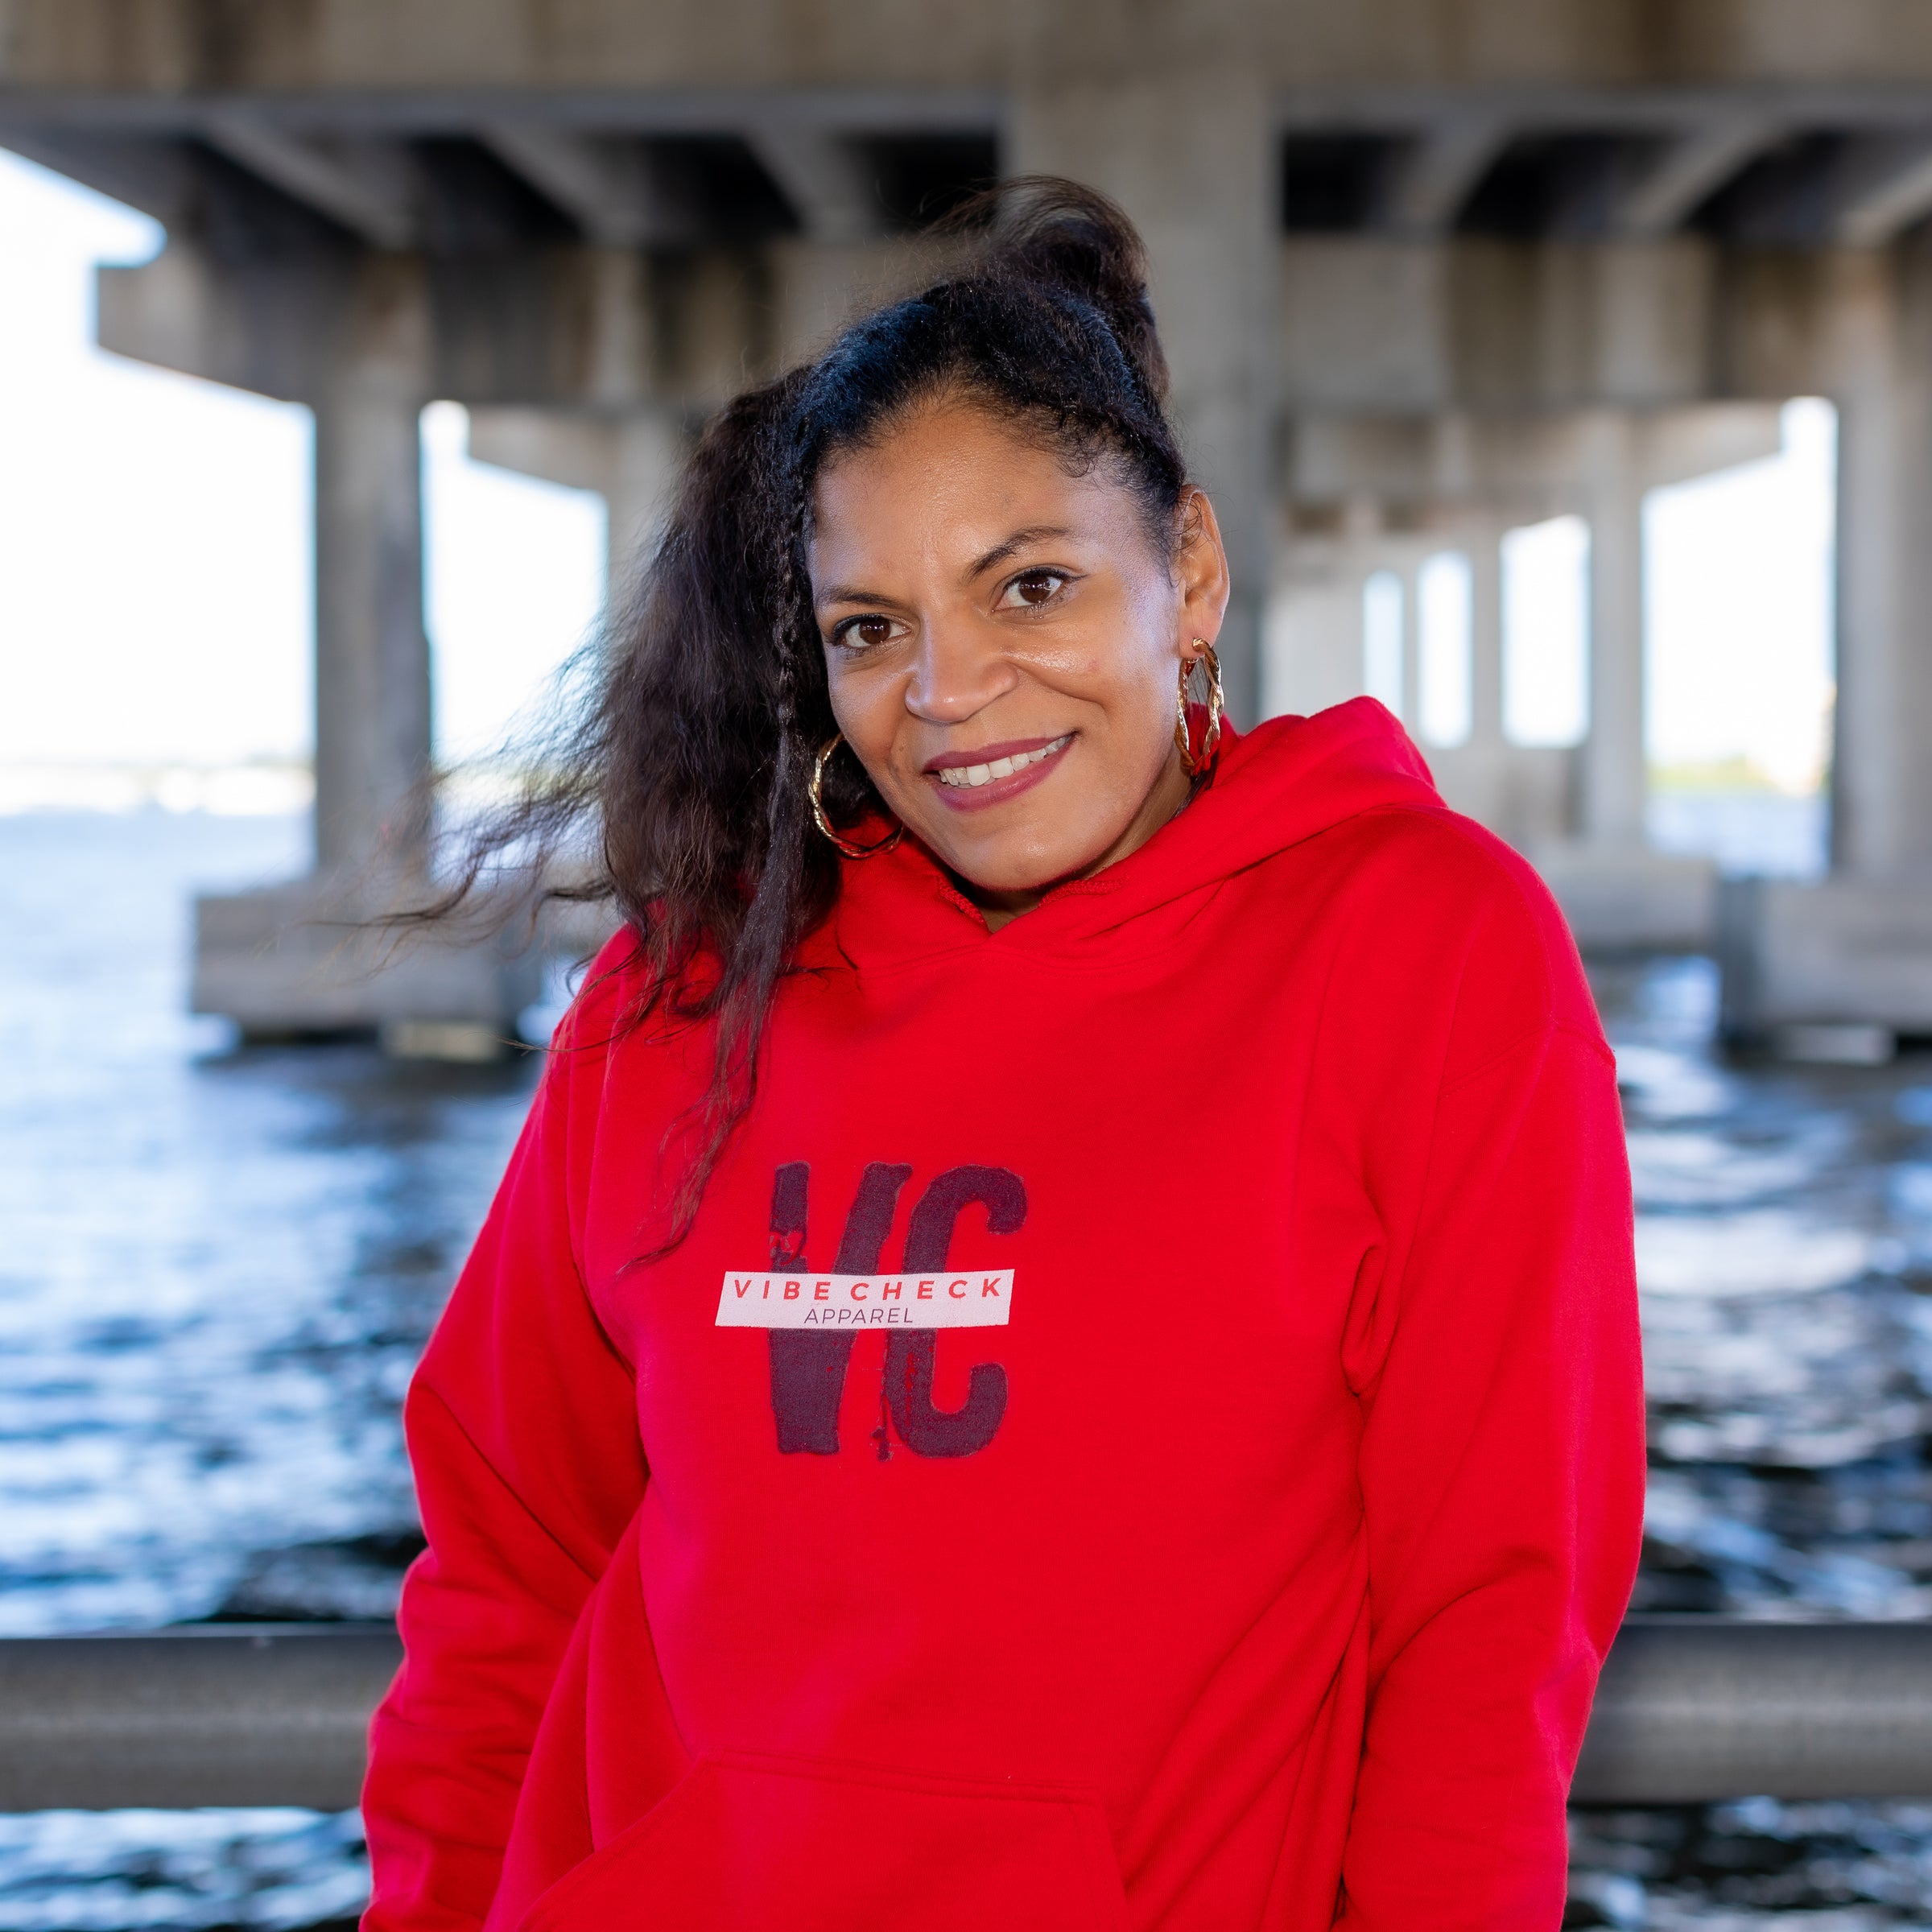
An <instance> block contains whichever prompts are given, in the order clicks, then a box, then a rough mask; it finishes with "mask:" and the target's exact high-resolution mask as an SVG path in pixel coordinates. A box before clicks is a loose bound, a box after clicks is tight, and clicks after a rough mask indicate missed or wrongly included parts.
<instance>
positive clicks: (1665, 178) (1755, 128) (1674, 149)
mask: <svg viewBox="0 0 1932 1932" xmlns="http://www.w3.org/2000/svg"><path fill="white" fill-rule="evenodd" d="M1781 132H1782V128H1781V124H1780V123H1779V122H1777V121H1774V120H1773V119H1772V118H1769V116H1765V115H1759V114H1744V115H1726V116H1723V117H1720V118H1717V119H1715V120H1713V121H1711V122H1708V123H1707V124H1706V125H1704V126H1699V127H1695V128H1692V129H1691V130H1689V131H1687V132H1686V133H1684V134H1678V135H1676V136H1674V138H1670V140H1668V141H1666V142H1665V143H1664V145H1663V147H1662V149H1661V151H1659V152H1658V154H1657V157H1656V159H1654V160H1653V161H1652V162H1651V163H1650V164H1649V167H1646V168H1645V169H1644V170H1642V171H1641V172H1640V173H1639V174H1638V175H1637V177H1636V178H1635V179H1634V180H1632V181H1630V182H1629V184H1627V185H1626V186H1625V187H1624V189H1623V191H1622V192H1621V193H1620V195H1619V196H1618V197H1617V199H1616V204H1615V206H1614V207H1613V208H1612V210H1611V215H1610V229H1611V232H1612V233H1614V234H1618V235H1622V236H1624V237H1627V238H1629V239H1630V240H1633V241H1643V240H1649V239H1653V238H1654V237H1657V236H1660V235H1667V234H1669V233H1671V232H1672V231H1673V230H1674V229H1678V228H1681V227H1682V225H1683V224H1684V222H1685V221H1686V220H1687V219H1688V218H1689V217H1690V216H1691V213H1692V212H1693V211H1694V210H1695V208H1696V207H1697V205H1698V204H1699V202H1701V201H1703V200H1704V199H1705V198H1706V197H1707V196H1709V195H1711V194H1713V193H1715V192H1716V190H1717V189H1719V188H1721V187H1723V185H1724V183H1725V182H1727V181H1728V180H1730V179H1731V178H1732V175H1736V173H1737V172H1738V171H1740V169H1741V168H1743V167H1744V166H1745V165H1746V164H1747V163H1749V162H1750V161H1751V160H1752V159H1753V158H1754V157H1756V156H1757V155H1759V154H1761V153H1762V152H1763V151H1764V150H1765V148H1767V147H1769V146H1770V145H1771V143H1772V142H1773V141H1775V140H1776V139H1777V138H1778V135H1779V134H1780V133H1781Z"/></svg>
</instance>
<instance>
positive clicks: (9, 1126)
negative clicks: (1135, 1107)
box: [0, 813, 1932, 1932]
mask: <svg viewBox="0 0 1932 1932" xmlns="http://www.w3.org/2000/svg"><path fill="white" fill-rule="evenodd" d="M302 838H303V835H302V828H300V827H299V825H298V824H295V823H293V822H289V823H284V822H282V821H279V820H265V819H214V818H207V817H200V816H195V815H180V816H174V815H165V814H160V813H154V814H149V815H141V816H136V817H131V818H122V819H109V818H93V817H87V818H82V817H73V818H66V817H59V816H23V817H16V818H10V819H9V818H0V1066H3V1067H5V1069H6V1071H5V1073H4V1075H0V1633H4V1634H14V1635H18V1634H25V1633H35V1632H41V1631H54V1630H65V1629H94V1628H100V1627H102V1626H105V1625H110V1624H127V1625H139V1624H151V1623H155V1622H161V1621H167V1620H178V1619H195V1618H204V1617H210V1616H238V1617H258V1616H369V1615H380V1614H383V1613H386V1611H387V1610H388V1608H390V1605H391V1604H392V1603H393V1600H394V1589H395V1583H396V1579H397V1577H398V1575H399V1572H400V1569H401V1567H402V1565H403V1563H404V1562H406V1561H407V1557H408V1555H409V1554H410V1553H411V1550H412V1549H413V1548H414V1547H415V1541H414V1539H415V1524H414V1517H413V1513H412V1510H411V1500H410V1491H409V1484H408V1478H407V1470H406V1468H405V1467H404V1464H403V1457H402V1451H401V1441H400V1435H399V1431H398V1426H397V1421H396V1404H397V1401H398V1397H399V1394H400V1393H401V1390H402V1387H403V1382H404V1381H405V1379H406V1377H407V1373H408V1371H409V1368H410V1365H411V1362H412V1361H413V1360H414V1359H415V1353H416V1351H417V1350H418V1348H419V1347H420V1345H421V1342H422V1340H423V1335H425V1333H426V1332H427V1328H428V1325H429V1323H431V1320H432V1319H434V1316H435V1314H436V1309H437V1307H439V1305H440V1301H441V1298H442V1297H443V1294H444V1292H445V1290H446V1289H447V1286H448V1282H449V1280H450V1278H451V1276H452V1274H453V1271H454V1269H455V1267H456V1264H457V1262H458V1261H459V1260H460V1257H461V1254H462V1251H463V1249H464V1246H465V1245H466V1243H467V1242H468V1241H469V1236H470V1235H471V1233H472V1232H473V1229H474V1228H475V1226H476V1224H477V1222H478V1220H480V1219H481V1215H482V1212H483V1210H484V1208H485V1204H486V1203H487V1199H488V1196H489V1190H490V1188H491V1186H492V1185H493V1182H494V1179H495V1177H496V1174H497V1171H498V1170H499V1169H500V1167H501V1166H502V1162H503V1160H504V1158H505V1157H506V1154H507V1153H508V1150H509V1147H510V1141H511V1140H512V1138H513V1137H514V1133H515V1130H516V1127H517V1124H518V1121H519V1119H520V1117H521V1115H522V1109H523V1108H524V1106H525V1104H526V1100H527V1096H528V1093H529V1090H530V1084H531V1081H532V1080H533V1079H534V1076H535V1063H534V1062H532V1061H530V1060H525V1061H522V1062H521V1063H515V1064H512V1065H509V1066H505V1067H489V1068H469V1067H463V1068H456V1067H423V1066H414V1067H401V1066H398V1065H396V1064H394V1063H389V1062H386V1061H384V1060H383V1059H382V1058H381V1057H380V1056H379V1055H376V1054H375V1053H374V1051H371V1050H368V1049H365V1048H361V1047H324V1048H306V1049H300V1050H293V1049H291V1050H277V1051H266V1050H247V1051H237V1050H235V1049H234V1047H233V1044H232V1042H231V1041H230V1039H229V1036H228V1034H227V1031H226V1030H225V1028H224V1027H223V1026H221V1025H220V1024H219V1023H217V1022H200V1021H195V1020H192V1019H190V1018H187V1017H186V1016H185V1015H184V1013H183V1011H182V1005H183V998H184V973H185V958H186V947H187V917H186V906H187V901H188V895H189V894H190V892H191V891H192V890H194V889H196V888H197V887H205V886H231V885H235V884H239V883H243V882H246V881H251V880H255V879H261V878H267V877H275V876H277V875H279V874H285V873H289V872H291V871H293V870H295V869H296V868H297V866H298V865H299V862H300V857H301V848H302ZM1596 983H1597V988H1598V993H1599V996H1600V999H1601V1000H1602V1002H1603V1004H1604V1009H1605V1013H1606V1016H1607V1018H1608V1021H1609V1023H1610V1026H1611V1030H1612V1037H1613V1038H1614V1040H1615V1042H1616V1047H1617V1049H1618V1057H1619V1065H1620V1070H1621V1074H1622V1078H1623V1081H1624V1089H1625V1096H1626V1106H1627V1109H1628V1117H1629V1129H1630V1146H1631V1154H1632V1158H1633V1166H1634V1168H1635V1171H1636V1174H1637V1191H1638V1198H1639V1207H1640V1223H1639V1256H1640V1267H1641V1274H1642V1278H1643V1286H1644V1313H1645V1334H1646V1346H1647V1349H1648V1353H1649V1375H1650V1381H1651V1388H1652V1445H1653V1464H1654V1468H1653V1479H1652V1490H1651V1509H1650V1537H1649V1543H1648V1546H1647V1549H1646V1553H1645V1568H1644V1575H1643V1578H1642V1580H1641V1584H1640V1587H1639V1596H1638V1603H1639V1605H1640V1607H1644V1608H1669V1609H1703V1610H1723V1611H1727V1612H1734V1613H1742V1614H1745V1615H1751V1616H1778V1617H1823V1616H1861V1617H1892V1616H1900V1617H1903V1616H1924V1615H1926V1614H1927V1613H1928V1612H1932V1481H1929V1480H1928V1471H1927V1468H1926V1457H1925V1454H1924V1448H1923V1443H1924V1439H1925V1435H1926V1429H1927V1421H1928V1399H1929V1393H1932V1063H1926V1062H1914V1061H1913V1060H1910V1059H1905V1060H1901V1061H1900V1062H1898V1063H1896V1064H1895V1065H1893V1066H1892V1067H1884V1068H1823V1067H1818V1068H1794V1067H1772V1066H1758V1067H1731V1066H1727V1065H1725V1064H1724V1063H1722V1062H1721V1061H1719V1059H1716V1058H1715V1057H1714V1055H1713V1054H1712V1052H1711V1023H1712V1020H1713V1018H1714V1011H1715V983H1714V980H1713V976H1712V974H1711V970H1710V968H1709V967H1708V966H1707V964H1704V963H1703V962H1701V961H1697V960H1688V961H1668V962H1661V963H1651V964H1643V965H1632V966H1629V967H1618V968H1605V969H1602V970H1600V971H1599V972H1598V973H1597V974H1596ZM1576 1832H1577V1854H1578V1857H1577V1877H1576V1881H1575V1900H1574V1901H1573V1905H1572V1908H1571V1922H1572V1923H1574V1924H1578V1925H1612V1926H1628V1927H1637V1926H1650V1927H1653V1928H1656V1929H1658V1932H1672V1929H1674V1928H1676V1927H1679V1926H1696V1927H1698V1928H1699V1929H1700V1932H1744V1928H1747V1927H1756V1926H1760V1925H1769V1916H1768V1915H1769V1914H1771V1913H1789V1912H1790V1911H1792V1910H1794V1909H1796V1910H1802V1911H1805V1912H1806V1913H1808V1914H1809V1916H1808V1917H1807V1918H1804V1919H1802V1920H1801V1923H1803V1924H1806V1925H1808V1926H1810V1927H1812V1928H1813V1929H1814V1932H1868V1928H1876V1927H1878V1926H1895V1925H1913V1926H1932V1805H1928V1804H1923V1803H1921V1804H1905V1803H1901V1804H1895V1805H1833V1806H1819V1805H1810V1806H1777V1805H1773V1804H1770V1803H1769V1802H1767V1801H1762V1800H1757V1801H1752V1802H1749V1803H1747V1804H1744V1805H1735V1806H1716V1807H1710V1808H1707V1809H1704V1808H1692V1809H1678V1810H1628V1811H1614V1812H1604V1811H1597V1812H1591V1813H1588V1814H1579V1816H1578V1818H1577V1820H1576ZM359 1860H360V1851H359V1844H358V1840H357V1831H356V1827H355V1821H354V1819H353V1816H349V1817H344V1818H317V1817H316V1816H315V1815H313V1814H308V1813H301V1812H289V1811H272V1812H232V1813H217V1812H202V1813H193V1814H162V1813H151V1812H144V1813H136V1812H124V1813H118V1814H109V1815H107V1816H105V1817H93V1816H88V1815H85V1814H72V1813H67V1814H39V1815H37V1816H27V1817H21V1818H4V1817H0V1932H28V1929H29V1928H31V1929H32V1932H79V1929H81V1928H96V1927H98V1928H101V1929H102V1932H109V1929H118V1928H122V1927H132V1926H155V1927H160V1926H182V1927H190V1926H192V1927H207V1926H215V1925H225V1926H262V1927H270V1926H275V1927H294V1926H308V1925H315V1924H319V1923H321V1922H342V1921H345V1919H346V1918H347V1917H348V1916H349V1915H350V1914H352V1913H353V1910H354V1908H355V1905H356V1902H357V1899H358V1898H359V1897H360V1893H361V1885H362V1883H363V1880H362V1875H361V1866H360V1862H359Z"/></svg>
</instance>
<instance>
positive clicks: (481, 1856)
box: [363, 1049, 645, 1932]
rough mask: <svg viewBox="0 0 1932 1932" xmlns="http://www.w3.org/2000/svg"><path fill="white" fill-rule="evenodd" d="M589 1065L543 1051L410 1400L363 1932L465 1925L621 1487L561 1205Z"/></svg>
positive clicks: (593, 1065)
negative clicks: (419, 1551)
mask: <svg viewBox="0 0 1932 1932" xmlns="http://www.w3.org/2000/svg"><path fill="white" fill-rule="evenodd" d="M602 1057H603V1056H602V1055H601V1054H596V1055H592V1053H590V1052H589V1051H588V1050H586V1051H582V1052H577V1051H571V1050H568V1049H567V1050H566V1051H561V1052H559V1053H558V1054H556V1055H555V1056H554V1057H553V1059H552V1061H551V1067H550V1069H549V1071H548V1073H547V1076H546V1078H545V1080H544V1082H543V1086H542V1088H541V1089H540V1091H539V1094H538V1096H537V1098H536V1101H535V1104H534V1105H533V1107H532V1108H531V1111H530V1118H529V1120H528V1121H527V1122H526V1125H525V1127H524V1129H523V1133H522V1139H521V1140H520V1141H518V1146H517V1149H516V1152H515V1154H514V1155H513V1156H512V1157H511V1160H510V1167H509V1170H508V1171H507V1173H506V1174H505V1176H504V1179H503V1183H502V1187H501V1188H500V1189H499V1190H498V1191H497V1197H496V1200H495V1203H494V1204H493V1206H492V1208H491V1209H490V1212H489V1218H488V1220H486V1221H485V1224H484V1227H483V1231H482V1232H481V1235H480V1236H478V1237H477V1245H476V1247H475V1249H474V1250H473V1253H471V1255H470V1257H469V1262H468V1264H467V1265H465V1267H464V1269H463V1272H462V1274H461V1277H460V1279H459V1280H458V1282H457V1284H456V1290H455V1293H454V1294H453V1295H452V1298H451V1299H450V1302H449V1306H448V1308H447V1309H446V1310H445V1311H444V1315H443V1317H442V1319H441V1320H440V1323H438V1325H437V1327H436V1333H435V1334H434V1335H433V1336H432V1337H431V1341H430V1344H429V1347H428V1349H427V1352H426V1353H425V1355H424V1356H423V1362H422V1364H421V1366H420V1368H419V1369H418V1371H417V1373H416V1376H415V1381H414V1382H413V1383H412V1385H411V1389H410V1393H409V1398H408V1402H407V1406H406V1410H405V1418H406V1426H407V1434H408V1439H409V1451H410V1459H411V1464H412V1466H413V1468H414V1470H415V1479H416V1489H417V1496H418V1501H419V1505H420V1507H421V1510H422V1515H423V1530H424V1533H425V1534H426V1536H427V1539H428V1548H427V1550H426V1551H425V1553H424V1554H423V1556H422V1557H420V1558H419V1559H418V1560H417V1562H416V1563H415V1565H414V1567H412V1568H411V1571H410V1573H409V1575H408V1577H407V1579H406V1581H405V1583H404V1584H403V1600H402V1605H401V1609H400V1613H399V1621H400V1624H401V1626H402V1634H403V1649H404V1662H403V1668H402V1670H401V1673H400V1674H398V1677H397V1678H396V1681H395V1683H394V1686H392V1688H391V1689H390V1693H389V1695H388V1696H387V1697H386V1699H385V1700H384V1701H383V1703H382V1707H381V1708H380V1709H379V1710H378V1711H377V1713H376V1715H375V1719H374V1724H373V1726H372V1728H371V1731H370V1743H369V1751H370V1757H369V1776H368V1781H367V1783H366V1785H365V1790H364V1813H365V1821H366V1824H367V1829H368V1835H369V1855H370V1860H371V1863H372V1864H373V1866H374V1902H373V1903H372V1905H370V1907H369V1913H368V1915H367V1916H366V1918H365V1919H364V1920H363V1925H364V1926H365V1928H369V1929H370V1932H403V1929H404V1928H407V1929H408V1932H458V1929H459V1928H461V1929H462V1932H470V1929H472V1928H474V1927H476V1926H480V1925H481V1923H482V1922H483V1919H484V1917H485V1913H487V1912H488V1910H489V1905H490V1901H491V1899H492V1897H493V1894H494V1893H495V1891H496V1889H497V1879H498V1874H499V1871H500V1868H501V1865H502V1857H503V1850H504V1846H505V1843H506V1840H507V1839H508V1836H509V1833H510V1820H511V1817H512V1814H513V1813H514V1810H515V1807H516V1804H517V1799H518V1792H519V1790H520V1788H521V1785H522V1777H523V1769H524V1765H525V1762H526V1760H527V1758H528V1757H529V1755H530V1747H531V1744H532V1741H533V1739H534V1737H535V1732H536V1729H537V1724H538V1720H539V1717H540V1715H542V1712H543V1707H544V1704H545V1702H546V1699H547V1697H548V1695H549V1693H550V1690H551V1686H552V1684H553V1683H554V1682H555V1678H556V1676H557V1673H558V1669H559V1662H560V1660H561V1659H562V1657H563V1655H564V1649H565V1647H566V1645H567V1644H568V1640H569V1637H570V1634H571V1632H572V1628H573V1627H574V1625H575V1624H576V1620H577V1617H578V1614H579V1612H580V1610H581V1608H582V1607H583V1605H584V1600H585V1599H586V1597H587V1596H588V1595H589V1593H590V1591H591V1589H592V1586H593V1585H594V1584H595V1583H596V1582H597V1579H598V1577H599V1576H600V1575H601V1574H602V1572H603V1570H604V1568H605V1564H606V1563H607V1562H608V1561H609V1556H610V1553H611V1550H612V1549H613V1546H615V1545H616V1543H617V1541H618V1539H619V1538H620V1537H621V1534H622V1533H623V1530H624V1528H625V1525H626V1523H627V1522H628V1521H629V1520H630V1517H631V1516H632V1515H633V1514H634V1512H635V1510H636V1508H637V1505H638V1501H639V1499H640V1498H641V1496H642V1493H643V1488H644V1482H645V1472H644V1468H643V1462H642V1450H641V1447H640V1444H639V1440H638V1426H637V1411H636V1400H635V1394H634V1380H633V1377H632V1374H631V1371H630V1369H629V1367H628V1366H627V1365H626V1364H625V1361H624V1360H622V1358H621V1356H619V1354H618V1353H617V1350H616V1348H614V1347H613V1345H612V1344H611V1342H610V1340H609V1338H608V1337H607V1336H606V1335H605V1332H604V1330H603V1329H602V1327H601V1326H600V1325H599V1323H598V1321H597V1317H596V1315H595V1314H594V1313H593V1311H592V1307H591V1306H590V1302H589V1301H588V1298H587V1296H586V1294H585V1291H584V1282H583V1278H582V1276H581V1274H580V1269H579V1265H578V1261H577V1255H576V1248H575V1244H574V1242H573V1238H572V1220H573V1216H572V1213H571V1212H570V1208H569V1205H568V1193H569V1189H568V1162H569V1141H570V1134H569V1131H568V1129H569V1123H570V1118H571V1114H572V1107H573V1097H572V1090H573V1086H575V1087H576V1088H580V1089H581V1088H585V1087H588V1088H590V1089H591V1090H592V1091H591V1092H590V1093H589V1095H588V1096H580V1100H579V1101H578V1104H583V1102H584V1099H586V1098H587V1099H588V1100H590V1101H592V1102H593V1103H594V1098H595V1088H596V1084H597V1076H598V1074H599V1073H600V1071H601V1062H602ZM590 1125H591V1121H589V1119H588V1118H585V1119H584V1121H583V1126H584V1129H585V1132H586V1134H587V1133H588V1127H589V1126H590Z"/></svg>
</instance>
